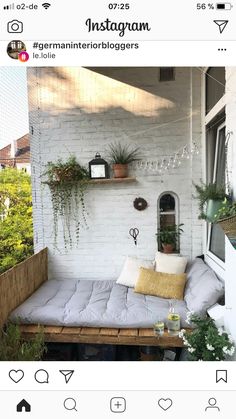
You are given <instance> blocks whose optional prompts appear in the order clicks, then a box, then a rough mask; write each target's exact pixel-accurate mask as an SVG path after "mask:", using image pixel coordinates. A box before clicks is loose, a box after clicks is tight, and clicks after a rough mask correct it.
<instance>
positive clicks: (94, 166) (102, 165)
mask: <svg viewBox="0 0 236 419" xmlns="http://www.w3.org/2000/svg"><path fill="white" fill-rule="evenodd" d="M89 176H90V179H108V178H109V166H108V163H107V162H106V161H105V160H104V159H102V158H101V154H100V153H97V154H96V156H95V158H94V159H93V160H91V161H90V162H89Z"/></svg>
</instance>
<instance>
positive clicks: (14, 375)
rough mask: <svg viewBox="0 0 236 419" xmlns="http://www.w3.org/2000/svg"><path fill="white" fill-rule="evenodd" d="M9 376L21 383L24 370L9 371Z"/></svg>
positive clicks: (15, 381)
mask: <svg viewBox="0 0 236 419" xmlns="http://www.w3.org/2000/svg"><path fill="white" fill-rule="evenodd" d="M9 377H10V379H11V380H12V381H14V383H19V381H20V380H22V378H23V377H24V371H22V370H11V371H9Z"/></svg>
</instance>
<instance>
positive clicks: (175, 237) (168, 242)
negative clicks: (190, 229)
mask: <svg viewBox="0 0 236 419" xmlns="http://www.w3.org/2000/svg"><path fill="white" fill-rule="evenodd" d="M182 226H183V224H178V225H176V224H173V225H169V226H165V227H161V228H159V229H158V232H157V234H156V236H157V239H158V241H159V243H160V245H161V247H162V249H163V253H173V252H174V250H176V248H177V247H178V243H179V237H180V235H181V233H183V229H182V228H181V227H182Z"/></svg>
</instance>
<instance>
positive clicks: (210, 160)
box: [205, 67, 226, 266]
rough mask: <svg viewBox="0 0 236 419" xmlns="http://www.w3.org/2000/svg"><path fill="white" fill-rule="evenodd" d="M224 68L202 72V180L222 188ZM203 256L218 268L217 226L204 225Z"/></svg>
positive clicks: (221, 250)
mask: <svg viewBox="0 0 236 419" xmlns="http://www.w3.org/2000/svg"><path fill="white" fill-rule="evenodd" d="M224 93H225V69H224V68H223V67H212V68H210V69H209V70H208V72H207V73H206V118H205V121H206V181H207V183H211V182H215V183H216V184H218V185H223V186H225V185H226V175H225V173H226V141H225V138H226V133H225V104H224ZM207 233H208V240H207V255H208V256H209V257H210V258H211V259H212V260H213V261H214V262H216V263H217V264H218V265H220V266H223V264H224V261H225V235H224V233H223V231H222V230H221V228H220V227H219V226H218V225H215V224H214V225H212V224H211V225H210V224H209V225H208V229H207Z"/></svg>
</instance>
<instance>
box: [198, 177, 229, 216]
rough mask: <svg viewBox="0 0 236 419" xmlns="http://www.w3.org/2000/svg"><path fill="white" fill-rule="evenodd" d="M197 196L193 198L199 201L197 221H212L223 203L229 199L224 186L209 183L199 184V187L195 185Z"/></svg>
mask: <svg viewBox="0 0 236 419" xmlns="http://www.w3.org/2000/svg"><path fill="white" fill-rule="evenodd" d="M194 186H195V189H196V193H197V196H195V197H194V198H196V199H198V201H199V211H200V215H199V217H198V218H199V219H202V220H207V221H209V222H213V221H214V217H215V214H216V213H217V212H218V210H219V209H220V208H221V207H222V206H223V202H224V200H225V198H226V199H229V196H228V195H227V194H226V192H225V186H223V185H217V184H216V183H209V184H208V185H207V184H205V183H203V182H201V184H200V185H195V184H194Z"/></svg>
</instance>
